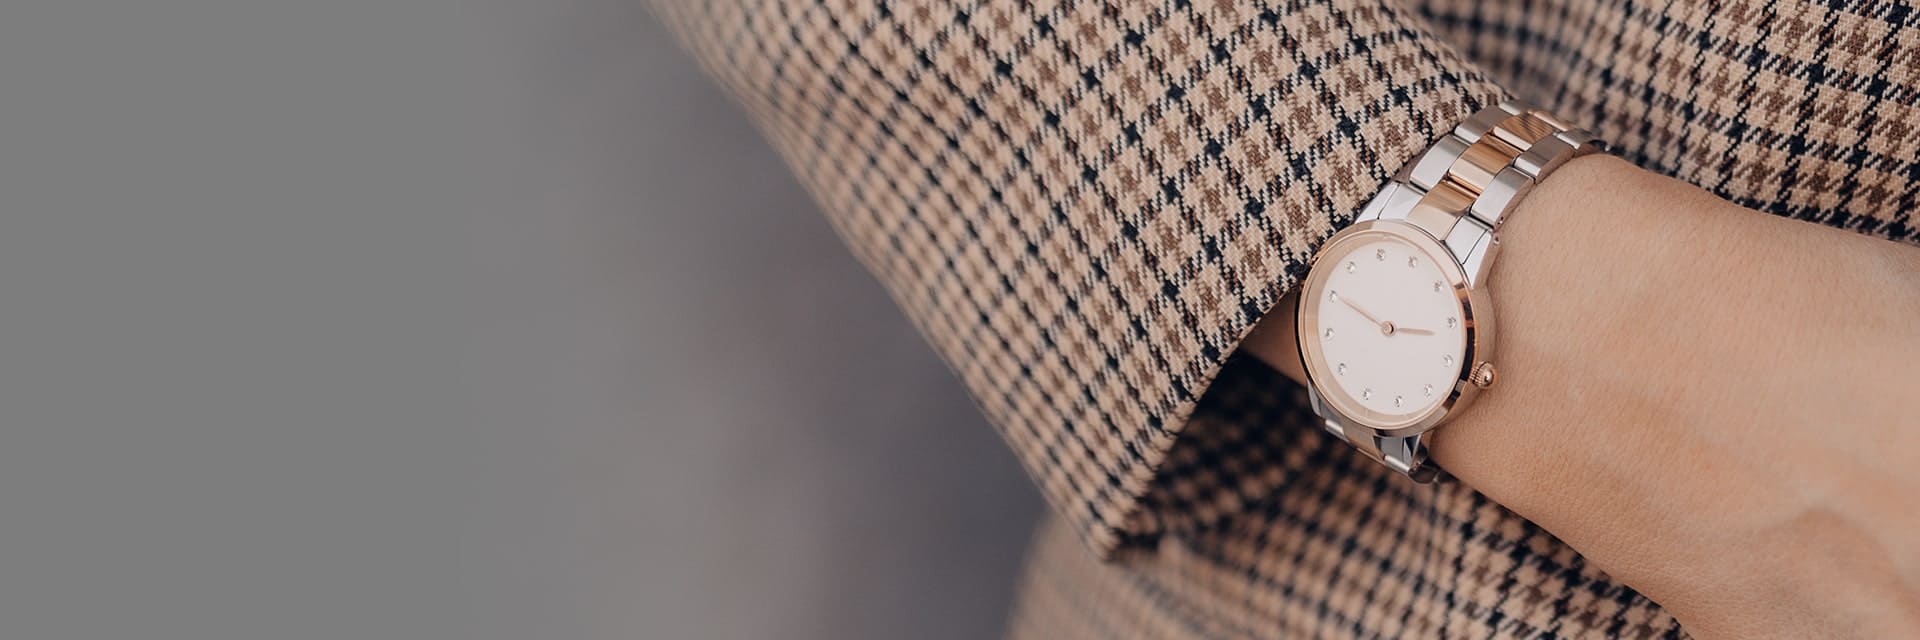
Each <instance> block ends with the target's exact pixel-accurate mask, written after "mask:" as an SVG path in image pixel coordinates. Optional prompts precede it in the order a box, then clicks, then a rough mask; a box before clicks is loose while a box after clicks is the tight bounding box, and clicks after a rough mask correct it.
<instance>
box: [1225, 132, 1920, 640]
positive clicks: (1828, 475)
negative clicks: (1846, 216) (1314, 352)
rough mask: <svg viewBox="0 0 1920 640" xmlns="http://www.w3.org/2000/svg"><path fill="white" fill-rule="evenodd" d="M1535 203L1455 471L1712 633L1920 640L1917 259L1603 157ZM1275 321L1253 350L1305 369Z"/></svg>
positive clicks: (1511, 245) (1513, 257) (1503, 275)
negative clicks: (1495, 380)
mask: <svg viewBox="0 0 1920 640" xmlns="http://www.w3.org/2000/svg"><path fill="white" fill-rule="evenodd" d="M1602 195H1605V197H1601V196H1602ZM1519 207H1520V208H1519V210H1516V211H1514V212H1513V214H1512V217H1511V221H1510V222H1508V223H1507V224H1506V226H1505V227H1504V228H1503V231H1502V233H1503V239H1502V245H1503V246H1504V247H1505V248H1504V249H1503V251H1502V254H1501V258H1500V260H1499V261H1498V262H1496V263H1495V264H1494V272H1493V274H1492V277H1491V278H1490V279H1489V280H1488V282H1489V283H1490V285H1489V286H1491V287H1492V288H1493V291H1494V295H1495V296H1496V297H1497V298H1498V300H1499V301H1498V304H1499V313H1500V314H1501V317H1500V323H1501V330H1500V336H1499V356H1498V358H1499V364H1500V371H1501V374H1502V375H1501V383H1500V387H1499V388H1498V389H1496V390H1494V391H1492V392H1490V393H1486V394H1482V395H1481V396H1480V400H1479V401H1478V402H1476V403H1475V404H1474V405H1473V406H1472V407H1471V408H1469V409H1467V410H1466V411H1465V412H1463V413H1462V414H1461V415H1459V416H1458V417H1457V419H1455V420H1453V421H1452V422H1450V423H1449V424H1448V425H1447V426H1446V427H1444V428H1443V429H1442V432H1443V433H1444V435H1442V436H1440V437H1438V438H1435V439H1434V440H1433V445H1432V447H1433V448H1432V455H1433V457H1434V459H1435V460H1436V461H1438V462H1439V463H1440V466H1441V467H1442V468H1444V469H1446V470H1447V471H1448V473H1449V474H1451V475H1453V476H1454V477H1456V478H1458V479H1460V480H1461V481H1462V482H1464V483H1466V484H1468V485H1470V486H1472V487H1473V488H1474V489H1476V490H1478V491H1480V492H1481V493H1483V494H1485V495H1487V496H1488V497H1489V498H1491V499H1493V500H1494V501H1496V502H1499V503H1500V504H1502V505H1504V506H1506V507H1507V508H1509V509H1512V510H1514V511H1515V512H1517V513H1519V514H1520V515H1522V516H1525V517H1526V518H1527V519H1529V520H1532V521H1533V522H1535V523H1537V524H1539V525H1540V526H1542V527H1544V528H1545V529H1547V530H1548V531H1551V532H1553V534H1554V535H1556V536H1558V537H1559V538H1560V539H1562V540H1564V541H1566V542H1567V544H1569V545H1571V546H1572V547H1573V548H1574V549H1576V550H1578V551H1579V552H1580V553H1581V554H1582V555H1583V556H1585V557H1586V558H1587V559H1588V560H1589V561H1590V562H1592V563H1593V564H1594V565H1596V566H1598V567H1600V568H1602V569H1604V570H1606V571H1607V572H1608V573H1609V574H1611V575H1612V576H1613V577H1615V578H1617V579H1619V580H1620V581H1622V582H1624V583H1626V584H1628V585H1630V586H1632V587H1633V588H1635V589H1637V590H1639V591H1640V592H1641V593H1643V594H1646V595H1647V596H1648V597H1650V598H1652V599H1653V600H1654V601H1655V602H1658V603H1660V604H1661V605H1662V606H1665V607H1666V608H1667V609H1668V610H1669V611H1671V612H1673V614H1674V615H1675V616H1676V617H1678V618H1679V619H1680V621H1681V623H1682V624H1683V625H1685V626H1686V629H1687V631H1688V632H1689V633H1691V634H1692V635H1693V636H1694V637H1696V638H1703V639H1704V638H1750V637H1799V638H1807V637H1821V638H1825V637H1850V636H1851V637H1887V638H1916V637H1920V547H1917V546H1916V545H1914V544H1912V542H1913V539H1914V538H1913V536H1914V533H1913V532H1915V531H1920V510H1916V509H1914V508H1913V502H1912V497H1913V496H1916V495H1920V464H1916V460H1920V454H1916V453H1915V452H1920V401H1917V400H1916V397H1915V395H1914V394H1913V393H1912V389H1913V388H1914V386H1915V385H1916V384H1920V322H1916V321H1915V318H1920V249H1916V248H1914V247H1911V246H1905V245H1897V244H1894V243H1891V242H1887V241H1884V240H1878V239H1873V238H1869V237H1866V236H1862V235H1858V234H1854V233H1849V232H1844V231H1840V230H1836V229H1830V228H1825V227H1820V226H1816V225H1811V224H1807V223H1804V222H1797V221H1793V220H1787V219H1783V218H1776V217H1773V216H1769V215H1765V214H1762V213H1757V212H1754V211H1750V210H1747V209H1743V208H1741V207H1738V206H1736V205H1733V204H1731V203H1728V202H1726V201H1724V200H1720V199H1718V198H1715V197H1713V196H1711V195H1710V194H1707V193H1705V192H1703V191H1701V190H1699V189H1697V188H1694V187H1692V186H1689V185H1686V184H1683V183H1680V182H1677V181H1674V180H1670V179H1667V178H1662V177H1659V176H1656V175H1654V174H1651V173H1647V172H1645V171H1641V170H1639V169H1637V168H1635V167H1633V166H1631V165H1629V164H1627V163H1625V162H1622V161H1620V160H1618V159H1612V158H1607V157H1604V156H1596V157H1593V158H1583V159H1580V160H1576V161H1574V162H1572V163H1569V164H1568V165H1567V166H1566V167H1565V168H1563V169H1562V170H1561V171H1560V172H1559V173H1556V174H1555V175H1554V178H1553V179H1552V180H1548V181H1547V182H1545V183H1542V184H1541V185H1540V186H1539V187H1538V188H1536V189H1535V190H1534V191H1533V193H1532V195H1531V196H1529V197H1528V198H1527V199H1526V200H1524V201H1522V202H1521V204H1520V205H1519ZM1274 315H1275V318H1274V322H1272V323H1262V326H1261V328H1260V330H1259V331H1256V332H1255V333H1254V334H1253V335H1252V336H1250V337H1249V339H1248V342H1247V343H1246V345H1245V346H1246V348H1247V350H1248V351H1249V352H1251V353H1253V354H1254V355H1255V356H1257V357H1260V358H1261V359H1263V360H1266V361H1268V362H1270V363H1274V364H1275V366H1276V368H1279V369H1281V370H1282V371H1283V372H1286V373H1288V374H1289V375H1293V376H1295V378H1296V379H1302V378H1304V374H1303V373H1302V372H1300V370H1299V365H1298V364H1297V363H1298V358H1299V356H1298V355H1297V353H1295V352H1294V350H1293V348H1294V346H1295V344H1294V342H1293V340H1291V339H1290V338H1291V337H1292V336H1293V330H1292V327H1291V326H1290V325H1286V324H1285V323H1288V322H1290V321H1291V318H1289V317H1286V316H1288V315H1289V314H1274ZM1783 320H1784V321H1783ZM1399 331H1406V332H1409V333H1412V332H1413V331H1415V330H1412V329H1399ZM1861 443H1873V444H1872V445H1871V446H1861Z"/></svg>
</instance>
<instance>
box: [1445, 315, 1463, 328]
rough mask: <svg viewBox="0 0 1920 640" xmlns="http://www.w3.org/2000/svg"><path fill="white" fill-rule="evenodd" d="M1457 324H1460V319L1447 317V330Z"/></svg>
mask: <svg viewBox="0 0 1920 640" xmlns="http://www.w3.org/2000/svg"><path fill="white" fill-rule="evenodd" d="M1458 324H1460V319H1459V318H1454V317H1448V318H1447V328H1448V329H1452V328H1453V327H1454V326H1455V325H1458Z"/></svg>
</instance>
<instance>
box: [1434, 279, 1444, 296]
mask: <svg viewBox="0 0 1920 640" xmlns="http://www.w3.org/2000/svg"><path fill="white" fill-rule="evenodd" d="M1442 288H1443V287H1441V286H1440V282H1439V281H1438V280H1436V281H1434V283H1433V292H1434V293H1440V290H1441V289H1442Z"/></svg>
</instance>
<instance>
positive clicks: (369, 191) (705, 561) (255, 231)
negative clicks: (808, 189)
mask: <svg viewBox="0 0 1920 640" xmlns="http://www.w3.org/2000/svg"><path fill="white" fill-rule="evenodd" d="M1040 511H1041V504H1040V502H1039V498H1038V496H1037V494H1036V492H1035V491H1034V490H1033V489H1032V488H1031V487H1030V486H1029V484H1028V481H1027V480H1026V478H1025V477H1024V476H1023V475H1022V474H1021V472H1020V470H1019V468H1018V467H1017V465H1016V464H1015V462H1014V460H1013V458H1012V456H1011V454H1010V453H1008V452H1007V451H1006V449H1005V448H1004V447H1003V446H1002V444H1001V443H1000V441H999V439H998V436H997V435H995V434H994V432H993V431H992V429H991V428H990V427H989V426H988V425H987V424H986V423H985V422H984V421H983V420H982V419H981V418H980V416H979V414H978V413H977V412H976V411H975V409H974V407H973V406H972V404H971V402H970V401H969V400H968V399H967V397H966V396H965V394H964V393H963V391H962V390H961V388H960V386H959V384H958V383H957V382H956V381H955V380H954V378H953V376H952V375H951V374H949V373H948V372H947V370H946V369H945V368H944V367H943V366H942V365H941V364H940V362H939V361H938V360H936V359H935V358H934V356H933V355H932V352H931V350H930V349H929V348H928V347H926V346H925V345H924V344H923V343H922V342H921V341H920V339H919V337H918V336H917V335H916V334H915V332H914V331H913V329H912V328H911V327H910V326H908V324H907V323H906V321H905V320H904V319H903V317H902V316H901V315H900V314H899V313H898V312H897V311H895V310H894V308H893V307H892V305H891V303H890V302H889V301H888V300H887V298H886V296H885V294H884V292H883V291H882V290H881V289H880V287H879V286H878V284H877V283H876V282H875V281H874V280H873V279H872V278H871V277H870V276H868V275H867V274H866V273H865V272H864V271H862V270H861V268H860V267H859V266H858V265H857V264H856V263H855V262H854V261H853V260H852V259H851V258H850V257H849V256H848V255H847V254H846V253H845V251H844V250H843V249H842V248H841V245H840V243H839V241H838V240H837V239H836V238H835V237H834V235H833V233H832V232H831V231H830V229H829V228H828V226H827V225H826V223H825V221H824V220H823V219H822V218H821V217H820V216H819V215H818V214H817V213H816V212H815V211H814V207H813V204H812V202H811V200H810V199H809V198H808V197H807V196H806V194H804V193H803V192H802V191H801V190H800V189H799V188H798V187H797V186H796V184H795V183H794V181H793V180H792V179H791V178H789V177H788V175H787V171H786V169H785V167H784V166H783V165H782V164H781V162H780V160H779V159H778V158H777V157H776V156H775V155H774V154H773V153H772V152H771V151H770V150H769V148H768V147H767V145H766V144H764V143H763V142H762V141H761V140H760V139H759V138H758V136H757V135H756V132H755V131H754V130H753V129H752V126H751V125H750V123H749V122H748V121H747V120H746V119H745V117H744V116H743V115H742V113H741V112H740V111H739V110H738V109H737V108H736V107H734V106H733V105H732V104H731V103H730V102H728V101H727V99H726V98H725V97H724V96H722V95H721V94H719V93H718V92H716V91H715V90H714V89H713V88H711V87H710V86H709V84H708V83H707V82H706V81H705V80H704V78H702V77H701V76H700V75H699V72H698V71H697V69H696V68H695V66H694V65H693V63H692V61H691V60H690V59H689V58H688V57H687V56H686V55H684V54H683V53H682V52H680V51H679V50H678V49H677V48H676V45H675V43H674V42H673V41H672V40H671V39H670V38H669V37H668V35H667V34H666V33H665V32H664V31H663V30H662V28H661V27H660V26H659V25H658V24H657V23H656V22H655V20H654V19H653V18H652V16H650V15H649V14H648V12H647V9H646V8H645V6H644V3H642V2H637V1H633V0H629V1H613V0H556V1H552V2H539V3H526V2H520V3H509V2H488V1H471V0H470V1H450V0H449V1H441V0H405V1H393V0H380V1H370V0H343V1H335V2H259V1H257V0H246V1H243V0H231V1H198V0H145V1H123V2H72V1H31V0H30V1H28V2H7V3H4V5H3V6H0V637H4V638H22V639H26V638H32V639H36V640H44V639H56V638H57V639H64V638H86V639H89V640H98V639H101V638H135V637H137V638H142V639H170V638H183V639H185V638H191V639H195V640H213V639H226V638H275V639H291V638H329V639H338V638H408V639H431V638H463V639H473V638H480V639H491V638H500V639H509V638H510V639H516V640H520V639H527V638H542V639H559V638H635V637H639V638H898V637H914V638H978V637H984V636H992V635H996V634H997V633H999V630H1000V629H1001V627H1002V625H1003V624H1004V619H1005V616H1006V609H1007V606H1008V603H1009V602H1010V600H1011V595H1012V588H1013V587H1014V583H1015V580H1016V576H1017V571H1018V568H1019V563H1020V561H1021V558H1022V553H1023V550H1024V547H1025V544H1026V541H1027V537H1028V535H1029V532H1030V530H1031V528H1032V527H1033V525H1034V522H1035V520H1036V518H1037V517H1038V515H1039V513H1040Z"/></svg>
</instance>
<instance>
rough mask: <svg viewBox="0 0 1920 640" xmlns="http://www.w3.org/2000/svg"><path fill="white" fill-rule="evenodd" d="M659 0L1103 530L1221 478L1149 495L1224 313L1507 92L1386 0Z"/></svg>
mask: <svg viewBox="0 0 1920 640" xmlns="http://www.w3.org/2000/svg"><path fill="white" fill-rule="evenodd" d="M655 1H656V9H657V11H658V13H659V14H660V15H661V16H662V17H663V18H664V19H665V20H666V21H667V22H668V24H669V25H670V26H671V28H672V29H673V30H674V32H675V33H676V34H678V36H679V37H680V38H681V40H682V42H683V44H685V45H686V46H687V47H688V48H689V49H690V50H692V51H693V52H695V54H696V56H697V57H698V58H699V59H700V60H701V62H702V64H703V65H705V67H706V68H707V70H708V72H709V73H710V74H711V75H713V76H714V77H715V78H716V79H717V80H718V81H719V82H720V83H722V84H723V85H725V86H726V87H727V88H729V89H730V90H731V91H732V92H733V94H734V95H735V96H736V97H737V99H738V100H739V101H740V102H741V103H742V104H743V105H745V107H746V109H747V110H748V111H749V112H750V113H751V114H752V116H753V118H754V119H755V121H756V122H757V124H758V125H759V127H760V128H761V129H762V130H763V131H764V133H765V134H766V136H767V137H768V138H769V139H771V140H772V142H773V144H774V146H775V147H777V148H778V150H779V151H780V153H781V154H782V155H783V156H784V157H785V159H786V161H787V162H788V163H789V164H790V165H791V167H792V169H793V171H794V172H795V173H796V174H797V175H798V176H799V177H800V179H801V181H802V182H803V183H804V184H805V185H806V187H807V188H808V189H809V190H810V192H811V193H812V194H813V196H814V197H815V198H816V199H817V200H818V201H819V204H820V206H821V208H822V209H823V210H825V212H826V213H827V215H828V216H829V217H830V219H831V220H832V222H833V224H834V226H835V228H836V229H837V230H838V232H839V233H840V234H841V236H842V237H843V238H844V239H845V240H846V242H847V244H848V245H849V246H850V247H851V248H852V250H853V251H854V252H855V253H856V254H857V255H858V256H859V258H860V259H861V260H862V261H863V262H864V263H865V264H866V266H867V267H868V268H870V269H871V270H872V271H873V272H874V273H875V274H876V275H877V276H878V278H879V279H880V281H881V282H882V283H883V284H884V285H885V286H886V288H887V289H888V290H889V291H890V292H891V294H892V296H893V297H894V299H895V300H896V301H897V302H898V304H899V305H900V307H901V308H902V309H904V310H905V312H906V313H907V315H908V316H910V317H911V318H912V320H913V322H914V323H915V324H916V325H917V326H918V327H919V329H920V331H921V332H922V333H923V334H924V335H925V336H926V337H927V339H928V340H929V341H930V342H931V343H932V344H933V346H934V347H935V348H936V349H937V350H938V351H939V353H940V354H941V356H942V357H943V358H944V359H945V361H946V362H947V363H948V364H949V365H950V366H951V367H952V368H953V370H954V371H955V372H956V373H957V374H958V375H959V377H960V378H961V379H962V380H963V381H964V382H965V384H966V385H967V386H968V388H969V389H970V391H971V392H972V394H973V397H974V398H975V400H976V401H977V402H978V404H979V405H980V407H981V408H982V410H983V411H984V412H985V413H986V414H987V416H988V417H989V418H990V419H991V421H992V422H993V423H994V424H995V425H996V427H997V428H998V429H999V430H1000V431H1001V433H1002V435H1003V436H1004V437H1005V439H1006V440H1007V442H1008V443H1009V444H1010V445H1011V446H1012V448H1013V450H1014V451H1015V452H1016V453H1017V454H1018V456H1019V458H1020V459H1021V460H1022V461H1023V462H1024V464H1025V466H1026V468H1027V470H1028V471H1029V472H1030V473H1031V474H1032V475H1033V477H1034V479H1035V481H1036V482H1037V483H1038V484H1039V485H1040V487H1041V489H1042V492H1043V493H1044V494H1045V496H1046V497H1047V499H1048V501H1049V502H1050V503H1051V505H1052V506H1053V508H1054V509H1056V510H1057V511H1059V512H1060V513H1061V514H1062V515H1063V516H1064V517H1065V518H1066V520H1067V521H1069V522H1070V523H1072V525H1073V526H1074V527H1076V529H1077V530H1078V531H1079V532H1080V534H1081V536H1082V538H1083V539H1085V540H1086V541H1087V542H1088V544H1089V545H1091V546H1092V547H1093V548H1094V549H1095V550H1096V551H1098V552H1100V553H1102V554H1106V553H1110V552H1112V551H1113V550H1114V549H1116V548H1117V547H1120V546H1122V545H1123V544H1124V543H1126V542H1129V541H1137V540H1143V539H1151V538H1152V537H1153V536H1154V535H1157V534H1158V532H1159V531H1161V530H1162V529H1163V528H1165V527H1166V526H1167V525H1166V523H1167V522H1170V521H1179V520H1181V519H1182V518H1183V517H1185V516H1184V515H1183V514H1180V513H1169V512H1168V510H1179V509H1191V508H1193V506H1192V505H1194V504H1201V503H1209V502H1210V501H1211V502H1216V503H1217V502H1218V500H1213V499H1211V498H1209V497H1208V496H1205V495H1201V496H1197V497H1196V496H1188V497H1187V498H1185V499H1182V500H1153V499H1151V496H1150V495H1149V493H1150V492H1152V491H1154V488H1155V486H1156V485H1163V484H1164V482H1162V481H1161V480H1159V479H1157V478H1156V476H1157V475H1158V474H1160V473H1162V472H1163V471H1162V470H1163V467H1165V466H1166V465H1167V464H1168V462H1169V459H1170V453H1171V452H1172V451H1173V450H1174V448H1175V447H1176V442H1177V441H1178V440H1181V439H1183V438H1188V439H1190V438H1192V437H1193V436H1191V435H1189V436H1182V432H1183V430H1184V429H1186V428H1187V427H1188V425H1189V422H1190V421H1191V420H1192V419H1193V415H1194V408H1195V405H1196V403H1198V402H1199V401H1200V399H1201V397H1202V395H1203V393H1205V392H1206V391H1207V390H1208V388H1209V387H1210V386H1211V385H1213V384H1214V383H1215V380H1216V378H1217V377H1218V376H1219V375H1220V373H1221V371H1222V367H1223V365H1225V363H1226V361H1227V359H1228V357H1229V356H1230V355H1231V354H1232V353H1233V352H1234V350H1235V347H1236V345H1237V344H1238V343H1239V341H1240V340H1241V338H1242V336H1243V335H1244V334H1246V333H1247V331H1248V330H1250V329H1251V328H1252V327H1253V326H1254V325H1255V324H1256V323H1257V322H1258V321H1259V320H1260V318H1261V317H1262V316H1263V315H1264V314H1266V313H1267V312H1268V310H1269V308H1270V307H1272V306H1273V305H1274V303H1275V302H1276V301H1277V300H1278V299H1279V298H1280V297H1281V296H1283V295H1284V294H1286V293H1287V292H1288V291H1289V290H1290V289H1291V288H1292V287H1294V286H1295V284H1296V282H1297V281H1298V280H1299V279H1300V277H1301V276H1302V275H1303V274H1304V273H1305V270H1306V265H1307V261H1308V259H1309V257H1310V256H1311V255H1312V252H1313V251H1314V250H1315V248H1316V247H1317V246H1318V245H1319V243H1320V242H1321V241H1323V240H1324V239H1325V238H1326V237H1327V236H1329V235H1331V234H1332V233H1333V232H1334V231H1336V230H1337V229H1339V228H1340V227H1341V226H1343V225H1345V224H1347V223H1348V222H1349V221H1350V220H1351V219H1352V217H1353V215H1354V214H1355V212H1356V211H1357V210H1358V209H1359V208H1360V207H1361V206H1362V205H1363V204H1364V203H1365V202H1366V200H1367V199H1368V198H1369V197H1371V195H1372V194H1373V193H1375V192H1376V191H1378V190H1379V188H1380V187H1381V186H1382V185H1383V184H1384V183H1385V182H1386V181H1387V180H1388V179H1389V178H1390V176H1391V175H1392V173H1393V172H1394V171H1396V170H1397V169H1398V168H1399V167H1400V165H1401V164H1402V163H1404V162H1406V161H1407V160H1408V159H1409V158H1411V157H1413V156H1414V155H1415V154H1416V153H1418V152H1419V151H1420V150H1422V149H1423V148H1425V146H1426V145H1427V144H1428V143H1429V142H1430V141H1432V140H1434V139H1436V138H1437V137H1439V136H1440V135H1442V134H1443V133H1445V132H1446V131H1448V130H1449V129H1451V128H1452V127H1453V125H1454V124H1455V123H1457V122H1459V121H1461V120H1463V119H1464V118H1465V117H1466V116H1467V115H1469V114H1471V113H1472V112H1473V111H1474V110H1475V109H1478V108H1480V107H1482V106H1485V105H1488V104H1492V103H1495V102H1497V101H1499V100H1500V99H1502V98H1503V97H1505V96H1504V94H1503V92H1502V91H1501V89H1500V88H1499V87H1497V86H1496V85H1495V84H1494V83H1493V82H1491V81H1490V80H1489V79H1488V78H1486V77H1485V76H1484V75H1483V74H1482V73H1481V72H1479V71H1478V70H1477V69H1475V68H1474V67H1473V66H1472V65H1471V64H1469V63H1467V62H1465V61H1464V60H1463V59H1462V58H1461V57H1459V56H1458V55H1457V54H1456V53H1455V52H1454V51H1453V50H1452V49H1451V48H1450V47H1448V46H1447V45H1446V44H1445V43H1443V42H1441V41H1439V40H1438V39H1437V38H1436V37H1435V36H1434V35H1433V34H1432V32H1430V31H1429V30H1428V29H1427V28H1426V27H1425V26H1424V25H1423V24H1421V23H1420V18H1419V17H1418V15H1417V14H1416V13H1415V12H1413V11H1410V10H1406V9H1403V8H1402V7H1401V6H1400V5H1399V4H1398V3H1397V0H1301V1H1294V2H1288V1H1285V0H1206V1H1204V2H1201V3H1195V2H1192V1H1190V0H1163V1H1160V2H1141V1H1129V0H1119V1H1117V2H1115V1H1113V0H1106V1H1091V0H983V1H971V0H970V1H955V0H918V1H914V2H888V1H885V0H720V1H717V2H711V1H709V2H695V1H694V0H655ZM1273 382H1274V383H1275V384H1280V382H1278V381H1277V380H1276V381H1273ZM1183 446H1184V445H1183ZM1211 484H1212V485H1218V486H1228V485H1232V484H1233V481H1232V480H1231V479H1228V480H1227V481H1220V480H1216V481H1214V482H1213V483H1211ZM1216 489H1217V488H1216ZM1208 490H1212V489H1205V488H1202V489H1200V491H1202V492H1205V491H1208Z"/></svg>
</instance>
